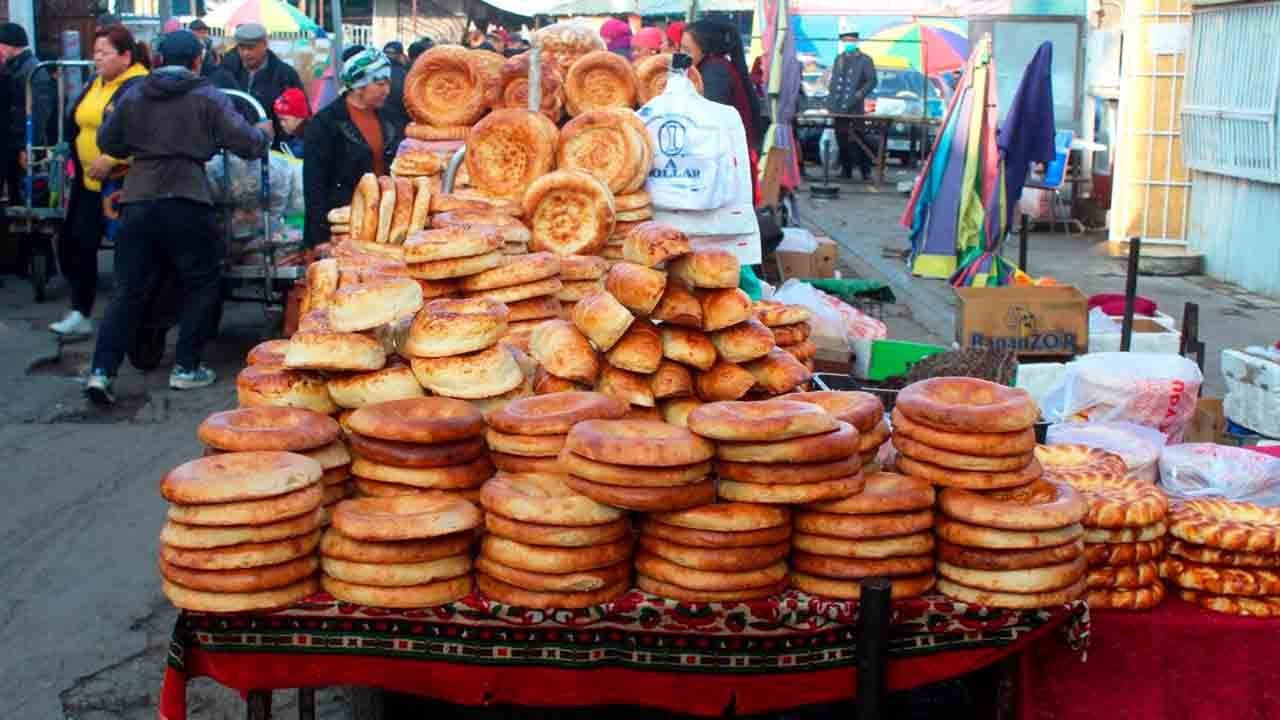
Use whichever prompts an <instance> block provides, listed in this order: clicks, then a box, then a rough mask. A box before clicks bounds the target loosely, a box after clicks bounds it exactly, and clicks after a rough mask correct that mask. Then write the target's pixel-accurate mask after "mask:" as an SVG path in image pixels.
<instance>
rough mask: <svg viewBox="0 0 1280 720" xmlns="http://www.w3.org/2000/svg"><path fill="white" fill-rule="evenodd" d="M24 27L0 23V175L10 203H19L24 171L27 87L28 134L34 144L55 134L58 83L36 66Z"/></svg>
mask: <svg viewBox="0 0 1280 720" xmlns="http://www.w3.org/2000/svg"><path fill="white" fill-rule="evenodd" d="M29 45H30V41H29V40H28V39H27V31H26V30H25V29H24V28H23V27H22V26H21V25H19V24H17V23H4V24H0V62H3V63H4V67H3V70H2V71H0V82H4V83H5V84H6V85H7V87H6V88H5V92H4V93H3V95H4V96H5V97H7V98H8V101H9V102H8V103H7V105H6V106H5V108H4V111H5V112H6V113H7V114H8V116H7V117H8V123H7V125H5V127H4V128H3V132H4V133H5V134H6V143H5V152H4V157H3V158H0V162H3V163H4V175H3V176H0V181H3V182H4V184H5V186H6V189H7V190H8V191H9V203H10V204H11V205H20V204H22V199H21V198H22V194H21V189H22V179H23V175H24V174H25V172H26V154H27V89H28V85H30V91H31V130H32V134H31V138H32V144H33V145H37V146H40V145H52V144H53V142H54V141H55V140H56V138H53V137H50V136H51V135H55V134H57V129H56V120H55V118H54V114H55V113H56V112H57V104H58V87H57V85H56V84H55V83H54V80H53V76H52V75H50V74H49V71H48V69H47V68H41V69H37V68H36V65H38V64H39V63H40V61H39V60H37V59H36V56H35V53H33V52H31V48H30V47H29Z"/></svg>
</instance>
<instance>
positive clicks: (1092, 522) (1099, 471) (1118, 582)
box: [1035, 444, 1169, 610]
mask: <svg viewBox="0 0 1280 720" xmlns="http://www.w3.org/2000/svg"><path fill="white" fill-rule="evenodd" d="M1035 452H1036V458H1037V459H1038V460H1039V461H1040V464H1041V465H1042V466H1043V467H1044V476H1045V478H1047V479H1051V480H1054V481H1057V482H1062V483H1066V484H1067V485H1070V486H1072V487H1074V488H1075V489H1076V490H1078V491H1079V492H1080V494H1081V495H1083V496H1084V498H1085V500H1086V501H1087V503H1088V505H1089V511H1088V514H1087V515H1085V517H1084V520H1083V521H1082V524H1083V525H1084V549H1085V556H1086V560H1087V562H1088V565H1089V569H1088V571H1087V572H1086V573H1085V586H1086V588H1087V589H1088V593H1087V595H1086V596H1085V599H1087V600H1088V601H1089V606H1090V607H1093V608H1116V609H1124V610H1146V609H1149V608H1152V607H1155V606H1156V605H1158V604H1159V603H1160V601H1161V600H1163V599H1164V592H1165V590H1164V586H1163V585H1162V584H1161V582H1160V577H1159V563H1160V561H1161V558H1162V557H1163V555H1164V548H1165V544H1164V543H1165V541H1164V535H1165V529H1166V521H1167V518H1166V515H1167V513H1168V509H1169V500H1168V498H1167V497H1166V496H1165V494H1164V492H1163V491H1162V490H1160V489H1159V488H1158V487H1156V486H1155V485H1154V484H1152V483H1150V482H1146V481H1144V480H1134V479H1130V478H1129V477H1127V472H1128V468H1126V466H1125V463H1124V460H1123V459H1122V458H1121V457H1120V456H1119V455H1115V454H1112V453H1109V452H1106V451H1104V450H1100V449H1097V448H1092V447H1086V446H1084V445H1074V444H1060V445H1041V446H1038V447H1037V448H1036V451H1035Z"/></svg>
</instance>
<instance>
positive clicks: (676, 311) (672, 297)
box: [650, 282, 702, 330]
mask: <svg viewBox="0 0 1280 720" xmlns="http://www.w3.org/2000/svg"><path fill="white" fill-rule="evenodd" d="M650 316H651V317H652V318H653V319H654V320H661V321H662V322H664V323H670V324H672V325H679V326H681V327H687V328H693V329H694V330H700V329H702V303H700V302H699V301H698V298H697V296H695V295H694V294H693V292H692V291H690V290H689V288H687V287H685V286H684V284H683V283H678V282H668V283H667V288H666V291H665V292H663V293H662V299H660V300H658V304H657V306H656V307H654V308H653V312H652V313H650Z"/></svg>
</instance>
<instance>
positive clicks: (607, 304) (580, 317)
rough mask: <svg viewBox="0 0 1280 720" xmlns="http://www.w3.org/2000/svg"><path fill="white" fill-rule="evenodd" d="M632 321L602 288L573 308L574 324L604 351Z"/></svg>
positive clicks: (615, 341) (623, 333)
mask: <svg viewBox="0 0 1280 720" xmlns="http://www.w3.org/2000/svg"><path fill="white" fill-rule="evenodd" d="M633 322H635V316H634V315H632V314H631V311H629V310H627V308H626V307H625V306H623V305H622V303H620V302H618V300H617V298H615V297H614V296H613V295H612V294H610V293H608V292H605V291H603V290H600V291H597V292H594V293H592V294H591V295H588V296H587V297H584V298H582V299H581V300H579V301H578V304H577V305H575V306H574V308H573V324H574V326H576V327H577V328H578V330H580V331H582V333H583V334H584V335H586V336H587V338H589V339H590V340H591V342H592V344H594V345H595V346H596V347H597V348H599V349H600V350H602V351H604V352H608V351H609V350H610V349H611V348H612V347H613V346H614V345H615V344H616V343H617V342H618V341H619V340H621V339H622V336H623V335H625V334H626V332H627V330H628V329H629V328H630V327H631V323H633ZM713 351H714V349H713Z"/></svg>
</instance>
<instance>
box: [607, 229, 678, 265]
mask: <svg viewBox="0 0 1280 720" xmlns="http://www.w3.org/2000/svg"><path fill="white" fill-rule="evenodd" d="M691 252H693V247H692V246H691V245H690V244H689V236H688V235H685V234H684V233H682V232H680V231H679V230H677V229H676V228H674V227H672V226H670V225H667V224H666V223H661V222H654V221H651V220H650V221H645V222H641V223H640V224H639V225H636V226H635V227H633V228H631V229H630V231H628V232H627V234H626V236H625V237H623V239H622V257H623V258H625V259H626V260H627V261H628V262H633V263H635V264H637V265H643V266H644V267H650V268H652V267H658V266H660V265H662V264H663V263H665V262H666V261H668V260H670V259H672V258H677V257H680V256H681V255H688V254H689V253H691Z"/></svg>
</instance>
